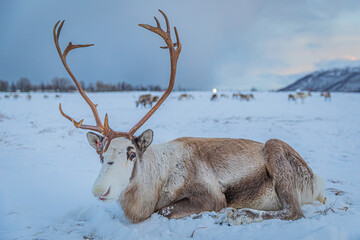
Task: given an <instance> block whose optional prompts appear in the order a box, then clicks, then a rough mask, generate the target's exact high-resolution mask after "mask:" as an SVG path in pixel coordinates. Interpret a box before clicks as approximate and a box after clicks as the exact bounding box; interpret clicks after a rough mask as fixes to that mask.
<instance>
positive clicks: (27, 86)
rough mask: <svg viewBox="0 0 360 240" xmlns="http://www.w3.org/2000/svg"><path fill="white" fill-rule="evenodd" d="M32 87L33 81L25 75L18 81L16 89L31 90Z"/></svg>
mask: <svg viewBox="0 0 360 240" xmlns="http://www.w3.org/2000/svg"><path fill="white" fill-rule="evenodd" d="M31 88H32V87H31V82H30V80H29V79H28V78H25V77H23V78H20V79H19V80H18V81H17V82H16V90H20V91H22V92H29V91H30V90H31Z"/></svg>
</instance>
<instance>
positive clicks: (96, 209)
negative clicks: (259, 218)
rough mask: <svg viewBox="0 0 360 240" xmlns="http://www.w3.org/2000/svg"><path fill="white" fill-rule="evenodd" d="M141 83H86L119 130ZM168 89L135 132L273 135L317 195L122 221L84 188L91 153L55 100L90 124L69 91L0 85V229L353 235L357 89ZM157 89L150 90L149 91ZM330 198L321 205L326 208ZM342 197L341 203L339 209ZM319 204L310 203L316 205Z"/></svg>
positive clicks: (3, 235) (0, 232) (357, 202)
mask: <svg viewBox="0 0 360 240" xmlns="http://www.w3.org/2000/svg"><path fill="white" fill-rule="evenodd" d="M140 94H143V93H139V92H130V93H91V94H89V96H90V98H91V99H92V100H93V101H94V102H95V103H98V104H99V107H98V110H99V113H100V116H101V117H102V118H103V116H104V115H105V113H106V112H107V113H108V114H109V123H110V126H111V127H112V128H113V129H115V130H119V131H127V130H129V129H130V128H131V127H132V126H133V125H134V124H135V123H136V122H137V121H138V120H139V119H140V118H141V117H142V116H143V115H144V114H145V113H146V112H147V111H148V109H145V108H136V107H135V100H136V98H137V97H138V96H139V95H140ZM180 94H181V92H174V93H172V94H171V95H170V97H169V99H168V100H167V101H166V102H165V104H163V106H161V107H160V109H159V110H158V111H157V112H156V113H155V114H154V115H153V116H152V117H151V118H150V119H149V121H148V122H146V123H145V125H144V126H143V127H142V128H141V129H140V130H139V131H138V132H137V134H140V133H141V132H142V131H144V130H146V129H148V128H151V129H153V130H154V133H155V135H154V143H163V142H166V141H170V140H172V139H175V138H178V137H182V136H194V137H195V136H196V137H226V138H246V139H252V140H256V141H260V142H266V141H267V140H268V139H271V138H278V139H281V140H283V141H285V142H287V143H288V144H290V145H291V146H292V147H293V148H294V149H295V150H296V151H298V152H299V153H300V155H302V157H303V158H304V159H305V160H306V162H307V163H308V164H309V165H310V167H311V168H312V169H313V171H314V173H316V174H318V175H320V176H321V177H323V179H324V181H325V189H326V190H325V193H326V197H327V203H326V204H325V205H323V204H320V203H317V204H312V205H304V206H303V207H302V209H303V211H304V213H305V216H306V218H303V219H300V220H296V221H282V220H267V221H263V222H260V223H252V224H244V225H239V226H227V225H219V224H216V220H214V219H213V218H212V217H211V215H212V214H214V213H205V214H203V215H202V217H200V218H198V219H193V218H192V217H188V218H185V219H180V220H168V219H167V218H164V217H162V216H160V215H158V214H153V215H152V216H151V218H149V219H147V220H145V221H144V222H142V223H139V224H131V223H130V222H129V221H128V220H127V219H126V218H125V217H124V215H123V212H122V210H121V207H120V206H119V205H117V204H116V203H109V204H107V203H103V202H100V201H99V200H96V199H95V197H93V196H92V193H91V189H92V184H93V182H94V180H95V178H96V176H97V174H98V171H99V169H100V162H99V157H98V155H97V154H96V152H95V151H94V150H93V149H92V148H91V147H90V145H89V144H88V142H87V140H86V137H85V134H86V131H85V130H81V129H75V128H74V127H73V125H72V124H71V123H70V122H69V121H68V120H66V119H65V118H63V117H62V116H61V115H60V113H59V110H58V104H59V102H61V103H62V108H63V110H64V112H66V113H67V114H69V115H70V116H73V117H74V118H75V119H76V120H80V119H82V118H84V119H85V123H86V124H94V118H93V116H92V113H91V111H90V108H89V107H88V106H87V104H86V103H85V101H84V100H83V99H82V98H81V97H80V95H79V94H78V93H68V94H61V98H55V93H50V94H49V93H47V95H49V98H48V99H45V98H44V97H43V96H44V95H45V94H44V93H31V95H32V99H31V100H27V99H26V94H24V93H20V98H19V99H13V98H11V99H5V98H4V96H5V93H0V98H1V99H0V239H171V240H175V239H187V238H191V235H192V233H193V231H194V230H196V231H195V232H194V234H193V238H194V239H244V238H246V239H275V238H276V239H327V240H329V239H360V193H359V190H360V187H359V186H360V181H359V180H360V174H359V171H360V94H351V93H334V94H332V100H331V101H330V102H325V101H324V99H323V98H321V97H320V94H319V93H313V96H312V97H310V98H308V99H305V101H304V103H301V102H299V103H297V104H296V103H294V102H288V101H287V94H288V93H284V92H281V93H275V92H259V93H255V101H251V102H245V101H240V100H233V99H231V94H232V93H231V92H227V93H226V94H228V95H229V96H230V98H228V99H225V98H221V99H219V100H218V101H216V102H210V96H211V93H208V92H191V94H193V95H194V97H195V100H185V101H178V100H177V97H178V96H179V95H180ZM158 95H159V94H158ZM330 207H331V209H330ZM344 207H347V208H348V210H347V211H345V209H344ZM318 211H320V212H318Z"/></svg>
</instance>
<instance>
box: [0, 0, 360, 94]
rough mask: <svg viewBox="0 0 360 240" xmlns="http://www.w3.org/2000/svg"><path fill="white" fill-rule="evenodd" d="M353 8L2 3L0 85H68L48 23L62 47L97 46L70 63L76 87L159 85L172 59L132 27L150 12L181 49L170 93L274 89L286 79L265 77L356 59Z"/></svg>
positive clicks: (359, 34) (257, 0)
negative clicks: (60, 80) (23, 81)
mask: <svg viewBox="0 0 360 240" xmlns="http://www.w3.org/2000/svg"><path fill="white" fill-rule="evenodd" d="M357 4H358V1H352V0H345V1H341V2H332V3H331V4H325V3H324V2H323V1H321V0H315V1H310V0H308V1H283V0H275V1H271V2H270V1H266V0H254V1H250V0H247V1H236V0H229V1H222V2H219V1H215V0H209V1H206V2H204V1H200V0H191V1H190V0H184V1H183V2H181V3H179V2H175V1H164V0H154V1H151V2H150V1H141V0H134V1H124V0H123V1H115V0H112V1H106V2H101V3H100V2H98V1H94V0H89V1H71V0H63V1H60V2H56V1H41V0H33V1H31V2H27V1H23V2H21V3H20V2H16V1H5V2H3V3H2V6H1V8H0V21H1V22H2V23H6V24H3V25H2V28H1V30H0V53H1V54H0V78H2V79H6V80H11V81H16V80H18V79H19V78H20V77H23V76H26V77H29V78H30V79H31V80H32V81H34V82H46V81H50V80H51V79H52V78H53V77H68V76H67V73H66V71H65V70H64V68H63V66H62V65H61V62H60V60H59V58H58V56H57V53H56V51H55V48H54V45H53V42H52V36H51V31H52V27H53V25H54V24H55V22H56V21H57V20H59V19H66V23H65V26H64V28H63V32H62V36H61V40H60V41H61V44H62V46H63V47H64V46H65V45H66V44H67V42H68V41H73V42H74V43H95V46H94V47H92V48H89V49H80V50H76V51H74V52H72V53H71V54H70V55H69V64H70V66H71V68H72V69H73V71H74V73H75V75H76V76H78V78H79V79H80V80H84V81H86V82H93V83H94V82H96V81H97V80H102V81H105V82H117V81H127V82H129V83H132V84H143V85H147V84H150V83H151V84H160V85H161V86H163V87H165V86H167V83H168V79H169V56H168V52H167V51H166V50H160V49H159V48H158V46H160V45H163V41H162V39H160V38H159V37H158V36H155V35H154V34H152V33H150V32H148V31H146V30H144V29H141V28H140V27H138V26H137V24H138V23H149V24H154V20H153V19H152V16H153V15H156V16H158V17H159V19H160V18H161V15H160V14H159V13H158V12H157V10H156V9H158V8H161V9H163V10H164V11H165V12H166V13H167V15H168V16H169V20H170V23H171V25H176V26H177V28H178V31H179V35H180V39H181V41H182V44H183V50H182V53H181V55H180V58H179V63H178V73H177V79H176V85H181V86H182V87H185V88H193V89H201V90H205V89H212V88H214V87H217V88H220V89H221V88H229V89H230V88H231V89H249V88H251V87H256V88H259V89H271V88H274V86H277V85H279V84H281V83H283V81H284V80H276V79H277V78H276V77H266V76H287V75H293V74H297V73H301V72H307V71H311V70H315V69H316V68H317V67H319V64H320V65H321V63H320V62H321V61H323V59H337V58H341V57H343V56H345V55H349V56H353V57H355V58H359V57H360V46H359V44H358V42H359V40H360V28H358V26H359V24H360V19H359V18H358V16H359V14H360V12H359V11H360V10H358V5H357ZM70 5H71V8H69V6H70ZM162 24H163V25H164V23H163V22H162ZM358 29H359V30H358ZM323 64H325V63H323ZM333 64H335V62H334V63H333ZM279 79H280V78H279Z"/></svg>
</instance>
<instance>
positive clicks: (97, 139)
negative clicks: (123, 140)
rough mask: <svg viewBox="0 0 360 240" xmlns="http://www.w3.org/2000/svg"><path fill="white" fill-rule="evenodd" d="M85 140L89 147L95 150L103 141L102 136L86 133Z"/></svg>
mask: <svg viewBox="0 0 360 240" xmlns="http://www.w3.org/2000/svg"><path fill="white" fill-rule="evenodd" d="M86 137H87V140H88V141H89V143H90V145H91V146H92V147H93V148H95V149H96V150H97V149H98V148H99V144H100V143H101V141H102V140H103V138H104V137H103V136H100V135H97V134H95V133H93V132H88V133H87V134H86Z"/></svg>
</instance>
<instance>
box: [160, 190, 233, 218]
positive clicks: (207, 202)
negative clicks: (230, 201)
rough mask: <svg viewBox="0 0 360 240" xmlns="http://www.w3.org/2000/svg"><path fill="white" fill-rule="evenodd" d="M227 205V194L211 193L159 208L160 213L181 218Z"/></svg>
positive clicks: (168, 216)
mask: <svg viewBox="0 0 360 240" xmlns="http://www.w3.org/2000/svg"><path fill="white" fill-rule="evenodd" d="M225 206H226V200H225V196H221V197H220V196H219V198H215V197H214V196H211V194H208V195H206V194H204V195H202V196H199V195H198V196H191V197H189V198H183V199H181V200H179V201H176V202H175V203H172V204H170V205H168V206H166V207H163V208H161V209H159V210H158V212H157V213H158V214H160V215H162V216H164V217H167V218H169V219H179V218H183V217H187V216H190V215H193V214H198V213H200V212H204V211H220V210H221V209H223V208H224V207H225Z"/></svg>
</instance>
